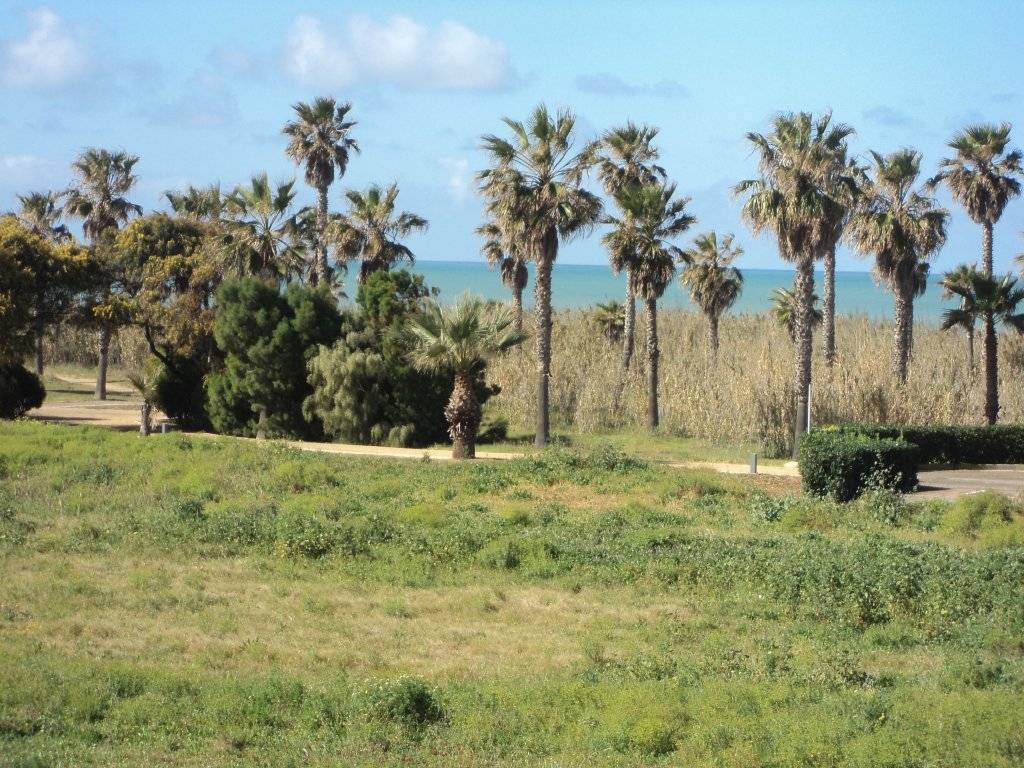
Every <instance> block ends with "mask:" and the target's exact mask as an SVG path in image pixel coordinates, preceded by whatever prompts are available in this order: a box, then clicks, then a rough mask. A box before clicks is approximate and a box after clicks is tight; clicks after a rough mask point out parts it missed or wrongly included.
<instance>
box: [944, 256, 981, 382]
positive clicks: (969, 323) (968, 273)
mask: <svg viewBox="0 0 1024 768" xmlns="http://www.w3.org/2000/svg"><path fill="white" fill-rule="evenodd" d="M973 279H974V276H973V270H972V269H971V267H970V266H969V265H967V264H961V265H960V266H958V267H957V268H956V269H954V270H952V271H951V272H947V273H946V274H945V276H944V277H943V278H942V280H941V281H940V283H939V284H940V285H941V286H942V297H943V298H945V299H950V298H953V297H954V296H957V297H959V296H962V295H963V294H964V293H965V292H970V290H971V282H972V281H973ZM964 307H965V302H964V300H963V299H960V308H961V309H963V308H964ZM954 320H955V322H954V323H953V324H952V325H950V326H949V327H950V328H953V327H959V328H962V329H963V330H964V333H965V334H966V335H967V370H969V371H973V370H974V328H975V321H974V315H973V314H971V313H964V314H961V315H957V316H955V317H954Z"/></svg>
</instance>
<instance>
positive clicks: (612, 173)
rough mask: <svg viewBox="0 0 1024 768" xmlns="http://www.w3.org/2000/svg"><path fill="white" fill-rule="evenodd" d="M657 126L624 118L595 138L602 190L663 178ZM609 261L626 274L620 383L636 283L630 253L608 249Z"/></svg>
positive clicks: (629, 350)
mask: <svg viewBox="0 0 1024 768" xmlns="http://www.w3.org/2000/svg"><path fill="white" fill-rule="evenodd" d="M657 135H658V129H657V128H653V127H651V126H648V125H636V124H635V123H633V122H627V123H626V124H625V125H624V126H621V127H619V128H613V129H612V130H610V131H607V132H606V133H605V134H604V135H603V136H602V137H601V138H600V139H599V140H598V142H597V145H596V148H595V151H596V153H597V177H598V179H599V180H600V181H601V184H602V186H603V187H604V191H605V192H606V193H608V194H609V195H610V196H611V197H612V198H613V199H614V198H615V196H616V195H617V194H618V193H619V192H621V191H622V190H624V189H626V188H627V187H639V186H645V185H647V184H656V183H658V182H664V181H665V178H666V176H665V169H664V168H662V167H661V166H659V165H657V164H656V163H655V161H656V160H657V159H658V150H657V148H656V147H655V146H654V139H655V138H656V137H657ZM608 261H609V263H610V265H611V268H612V271H613V272H614V273H615V274H619V273H622V272H625V274H626V316H625V325H624V329H623V339H622V371H623V375H622V377H621V378H620V383H619V387H620V392H619V393H617V397H616V402H617V401H618V395H620V394H621V387H622V386H623V385H624V384H625V373H626V371H628V370H629V364H630V361H631V360H632V359H633V348H634V344H635V342H634V329H635V327H636V300H635V294H636V286H635V285H634V283H633V268H632V254H629V253H618V252H614V251H609V253H608Z"/></svg>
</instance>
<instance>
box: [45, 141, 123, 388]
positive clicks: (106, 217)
mask: <svg viewBox="0 0 1024 768" xmlns="http://www.w3.org/2000/svg"><path fill="white" fill-rule="evenodd" d="M138 162H139V158H138V157H137V156H136V155H130V154H128V153H127V152H121V151H117V152H111V151H109V150H106V149H96V148H90V149H87V150H85V151H84V152H82V153H81V154H80V155H79V156H78V157H77V158H75V161H74V162H73V163H72V164H71V171H72V173H73V174H74V177H75V178H74V181H73V182H72V186H71V188H70V189H69V190H68V191H67V192H66V193H65V197H64V213H65V214H66V215H68V216H73V217H75V218H79V219H81V220H82V232H83V233H84V234H85V236H86V238H88V239H89V241H90V242H91V243H92V245H93V246H94V247H95V246H96V245H97V241H98V240H99V239H100V238H101V237H102V236H103V235H104V234H105V233H108V232H110V231H112V230H117V229H118V227H120V226H121V225H122V224H125V223H126V222H127V221H128V220H129V219H130V218H131V217H132V216H140V215H142V207H141V206H139V205H136V204H135V203H133V202H130V201H129V200H128V198H127V197H126V195H127V194H128V193H129V192H131V190H132V188H133V187H134V186H135V183H136V181H137V180H138V179H137V177H136V175H135V165H136V164H137V163H138ZM107 292H109V286H107V290H106V291H105V294H106V293H107ZM104 300H106V296H104ZM112 333H113V327H112V325H111V323H110V321H109V320H107V319H103V318H100V320H99V365H98V368H97V373H96V399H97V400H106V399H107V361H108V356H109V353H110V337H111V335H112Z"/></svg>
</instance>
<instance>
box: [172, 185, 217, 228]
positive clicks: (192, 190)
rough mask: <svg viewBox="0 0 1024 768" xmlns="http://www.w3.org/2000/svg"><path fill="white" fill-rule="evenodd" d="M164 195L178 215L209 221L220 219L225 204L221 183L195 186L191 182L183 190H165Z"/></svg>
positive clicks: (213, 221) (194, 219) (214, 221)
mask: <svg viewBox="0 0 1024 768" xmlns="http://www.w3.org/2000/svg"><path fill="white" fill-rule="evenodd" d="M164 197H165V198H167V202H168V203H169V204H170V206H171V210H172V211H174V214H175V215H176V216H181V217H183V218H187V219H192V220H193V221H199V222H207V223H216V222H218V221H220V217H221V211H222V208H223V206H224V196H223V195H221V192H220V184H210V185H209V186H206V187H194V186H192V185H191V184H189V186H188V188H187V189H185V190H184V191H182V192H175V191H173V190H168V191H167V192H164Z"/></svg>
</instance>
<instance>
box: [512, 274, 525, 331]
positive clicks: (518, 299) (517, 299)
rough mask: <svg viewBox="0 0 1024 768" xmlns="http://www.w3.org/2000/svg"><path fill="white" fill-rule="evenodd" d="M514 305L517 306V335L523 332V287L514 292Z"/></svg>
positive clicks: (518, 287)
mask: <svg viewBox="0 0 1024 768" xmlns="http://www.w3.org/2000/svg"><path fill="white" fill-rule="evenodd" d="M512 303H513V305H514V306H515V312H516V317H515V329H516V332H517V333H520V332H522V330H523V286H521V285H520V286H517V287H516V288H515V289H514V290H513V291H512Z"/></svg>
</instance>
